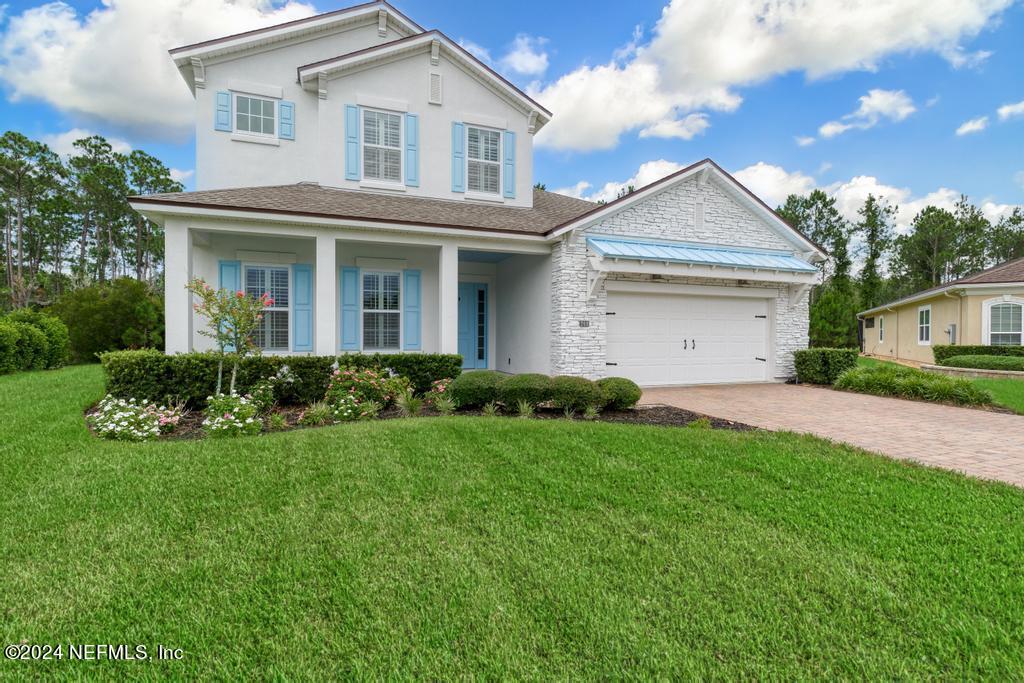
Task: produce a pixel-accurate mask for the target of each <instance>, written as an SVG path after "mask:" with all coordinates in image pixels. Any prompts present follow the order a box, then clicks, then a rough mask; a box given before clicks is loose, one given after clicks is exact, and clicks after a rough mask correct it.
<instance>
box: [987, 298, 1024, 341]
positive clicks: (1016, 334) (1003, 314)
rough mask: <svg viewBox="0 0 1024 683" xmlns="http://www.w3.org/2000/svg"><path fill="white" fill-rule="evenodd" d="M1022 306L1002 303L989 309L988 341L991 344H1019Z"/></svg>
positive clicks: (1023, 307)
mask: <svg viewBox="0 0 1024 683" xmlns="http://www.w3.org/2000/svg"><path fill="white" fill-rule="evenodd" d="M1022 311H1024V306H1021V304H1016V303H1009V302H1008V303H1002V304H996V305H995V306H992V308H991V309H990V310H989V343H990V344H992V345H993V346H1020V344H1021V331H1022V330H1021V312H1022Z"/></svg>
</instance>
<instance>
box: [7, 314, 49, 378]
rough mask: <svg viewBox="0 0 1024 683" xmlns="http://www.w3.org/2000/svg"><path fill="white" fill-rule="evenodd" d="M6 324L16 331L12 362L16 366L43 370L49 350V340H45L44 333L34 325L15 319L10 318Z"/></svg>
mask: <svg viewBox="0 0 1024 683" xmlns="http://www.w3.org/2000/svg"><path fill="white" fill-rule="evenodd" d="M8 324H9V325H12V326H13V327H14V328H15V329H16V330H17V331H18V340H17V342H16V343H15V345H14V363H15V365H16V366H17V368H18V369H19V370H44V369H45V368H46V356H47V354H48V353H49V351H50V342H48V341H46V335H45V334H43V332H42V330H40V329H39V328H38V327H36V326H35V325H30V324H28V323H22V322H18V321H17V320H12V321H11V322H10V323H8Z"/></svg>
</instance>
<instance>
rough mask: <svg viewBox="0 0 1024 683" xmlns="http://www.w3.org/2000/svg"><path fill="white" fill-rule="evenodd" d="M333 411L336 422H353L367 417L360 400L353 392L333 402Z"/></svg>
mask: <svg viewBox="0 0 1024 683" xmlns="http://www.w3.org/2000/svg"><path fill="white" fill-rule="evenodd" d="M331 412H332V413H333V415H334V421H335V422H353V421H355V420H358V419H360V418H362V417H365V414H364V412H363V407H362V404H361V403H360V401H359V400H358V399H357V398H356V397H355V396H353V395H352V394H347V395H345V396H342V397H340V398H339V399H338V401H337V402H336V403H332V404H331Z"/></svg>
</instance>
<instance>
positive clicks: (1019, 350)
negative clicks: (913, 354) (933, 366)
mask: <svg viewBox="0 0 1024 683" xmlns="http://www.w3.org/2000/svg"><path fill="white" fill-rule="evenodd" d="M932 355H933V356H934V357H935V362H936V363H937V364H938V365H946V363H945V362H944V361H946V360H947V359H949V358H952V357H953V356H1016V357H1024V346H980V345H976V344H975V345H971V346H957V345H956V344H937V345H936V346H933V347H932Z"/></svg>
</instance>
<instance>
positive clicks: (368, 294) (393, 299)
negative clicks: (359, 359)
mask: <svg viewBox="0 0 1024 683" xmlns="http://www.w3.org/2000/svg"><path fill="white" fill-rule="evenodd" d="M400 281H401V277H400V274H399V273H375V272H364V273H363V350H364V351H397V350H399V348H400V347H399V341H398V340H399V338H400V332H401V329H402V313H401V310H402V304H401V298H402V294H401V289H400V284H399V283H400Z"/></svg>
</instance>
